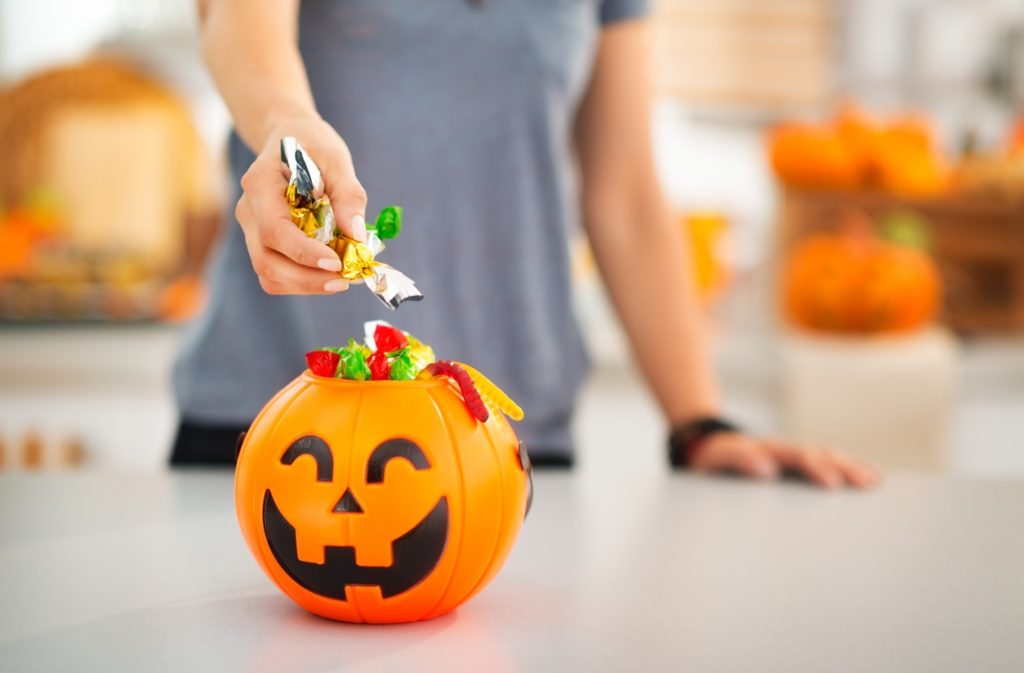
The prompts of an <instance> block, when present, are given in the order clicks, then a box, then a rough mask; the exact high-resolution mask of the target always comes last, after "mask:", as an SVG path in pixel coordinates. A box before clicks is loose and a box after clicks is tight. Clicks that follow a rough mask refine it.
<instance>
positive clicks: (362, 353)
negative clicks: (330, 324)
mask: <svg viewBox="0 0 1024 673" xmlns="http://www.w3.org/2000/svg"><path fill="white" fill-rule="evenodd" d="M363 333H364V340H365V345H363V344H360V343H358V342H356V340H355V339H349V340H348V345H347V346H344V347H342V348H337V347H327V348H321V349H319V350H315V351H310V352H309V353H306V362H307V363H308V364H309V368H310V371H312V372H313V373H314V374H316V375H317V376H326V377H334V378H339V379H350V380H354V381H367V380H372V381H413V380H415V379H417V378H419V379H432V378H447V379H449V380H451V381H452V383H454V384H455V386H456V387H458V389H459V393H460V394H461V395H462V399H463V402H465V404H466V409H467V410H468V411H469V413H470V414H471V415H472V416H473V417H474V418H476V419H477V420H478V421H480V422H481V423H485V422H487V419H488V418H490V414H491V413H492V412H493V413H498V412H503V413H504V414H505V415H507V416H508V417H509V418H511V419H512V420H515V421H519V420H522V418H523V410H522V409H520V408H519V405H517V404H516V403H515V402H513V401H512V399H511V398H509V396H508V395H506V394H505V393H504V392H502V390H501V389H500V388H498V386H496V385H494V384H493V383H492V382H491V381H490V380H488V379H487V377H486V376H484V375H483V374H481V373H480V372H478V371H477V370H475V369H473V368H472V367H470V366H469V365H467V364H463V363H461V362H454V361H452V360H438V359H437V358H435V357H434V350H433V349H432V348H431V347H430V346H429V345H427V344H425V343H423V342H422V341H420V340H419V339H417V338H416V337H414V336H413V335H412V334H409V333H408V332H403V331H402V330H400V329H398V328H397V327H394V326H392V325H389V324H388V323H386V322H384V321H383V320H374V321H370V322H367V323H364V324H363Z"/></svg>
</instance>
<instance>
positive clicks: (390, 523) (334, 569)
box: [235, 372, 531, 623]
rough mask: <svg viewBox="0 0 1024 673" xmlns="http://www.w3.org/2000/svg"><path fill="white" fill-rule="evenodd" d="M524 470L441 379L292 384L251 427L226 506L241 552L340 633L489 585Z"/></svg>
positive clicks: (506, 546) (522, 500) (520, 500)
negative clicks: (339, 624)
mask: <svg viewBox="0 0 1024 673" xmlns="http://www.w3.org/2000/svg"><path fill="white" fill-rule="evenodd" d="M530 488H531V486H530V474H529V461H528V458H527V457H526V454H525V449H522V448H521V447H520V445H519V442H518V441H517V440H516V438H515V434H514V433H513V432H512V429H511V428H510V427H509V424H508V422H507V421H506V420H505V418H504V417H503V416H502V415H501V414H500V413H492V414H491V415H490V418H489V419H488V420H487V422H486V423H480V422H478V421H477V420H476V419H474V418H473V417H472V416H471V415H470V414H469V412H468V411H467V409H466V407H465V405H464V403H463V401H462V398H461V397H460V396H459V394H458V392H456V391H455V389H454V388H452V387H451V386H450V384H449V383H448V382H447V381H445V380H430V381H405V382H391V381H362V382H360V381H346V380H338V379H324V378H320V377H315V376H312V375H311V374H309V373H308V372H306V373H304V374H303V375H301V376H299V378H297V379H296V380H295V381H293V382H292V383H291V384H289V385H288V386H287V387H285V388H284V389H283V390H282V391H281V392H280V393H278V394H277V396H275V397H274V399H272V400H271V401H270V402H269V403H268V404H267V406H266V407H265V408H264V409H263V411H262V412H261V413H260V415H259V416H258V417H257V418H256V420H255V421H254V422H253V425H252V427H251V428H250V430H249V432H248V434H247V435H246V438H245V442H244V443H243V445H242V449H241V452H240V454H239V460H238V466H237V471H236V482H235V498H236V508H237V511H238V518H239V523H240V525H241V528H242V532H243V534H244V536H245V539H246V542H247V543H248V545H249V548H250V549H251V550H252V552H253V554H254V555H255V556H256V559H257V560H258V561H259V563H260V565H261V566H262V567H263V569H264V571H265V572H266V573H267V574H268V575H269V576H270V578H271V579H272V580H273V581H274V582H275V583H276V584H277V585H278V586H279V587H280V588H281V589H282V590H283V591H284V592H285V594H287V595H288V596H289V597H291V598H292V599H293V600H295V601H296V602H297V603H299V604H300V605H301V606H303V607H304V608H306V609H307V610H309V611H311V612H313V613H315V614H318V615H321V616H324V617H329V618H332V619H339V620H343V621H352V622H374V623H379V622H402V621H414V620H418V619H427V618H430V617H435V616H438V615H441V614H444V613H445V612H448V611H449V610H451V609H452V608H454V607H455V606H457V605H459V604H460V603H462V602H463V601H465V600H466V599H467V598H469V597H470V596H472V595H473V594H475V593H476V592H477V591H479V590H480V589H482V588H483V586H484V585H485V584H486V583H487V582H488V581H490V579H492V578H493V577H494V575H495V574H496V573H497V571H498V570H499V569H500V567H501V565H502V564H503V563H504V560H505V558H506V557H507V555H508V553H509V551H510V550H511V547H512V543H513V542H514V540H515V537H516V535H517V534H518V531H519V526H520V524H521V522H522V520H523V517H524V516H525V513H526V508H527V504H528V499H529V495H530Z"/></svg>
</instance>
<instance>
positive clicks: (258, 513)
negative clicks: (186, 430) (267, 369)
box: [249, 378, 312, 575]
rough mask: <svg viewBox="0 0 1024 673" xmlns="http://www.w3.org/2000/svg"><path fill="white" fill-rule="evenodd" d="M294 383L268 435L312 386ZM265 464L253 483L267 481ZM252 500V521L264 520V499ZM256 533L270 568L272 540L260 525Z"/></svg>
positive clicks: (262, 557) (263, 561)
mask: <svg viewBox="0 0 1024 673" xmlns="http://www.w3.org/2000/svg"><path fill="white" fill-rule="evenodd" d="M292 384H293V385H294V384H300V385H301V387H300V385H295V388H298V390H296V391H295V393H294V394H293V395H292V397H291V399H289V400H288V401H287V402H285V404H284V409H282V410H281V412H280V413H278V414H277V418H275V419H274V420H273V425H271V426H270V431H269V432H267V433H266V436H267V437H273V436H274V433H275V432H277V428H278V426H279V425H280V424H281V421H282V420H284V419H285V418H287V417H288V410H289V409H290V408H291V407H292V405H294V404H295V403H296V402H298V401H299V398H301V397H302V396H303V394H304V393H306V392H307V391H308V390H309V389H310V388H311V387H312V386H310V385H309V383H308V382H307V381H302V380H301V379H298V378H297V379H295V380H294V381H292ZM291 388H292V386H288V388H286V389H285V390H286V391H287V390H290V389H291ZM260 415H262V411H261V412H260ZM258 419H259V416H257V420H258ZM255 425H256V421H253V423H252V426H249V427H250V429H251V428H252V427H253V426H255ZM265 465H266V461H263V462H261V463H260V464H259V466H258V468H257V470H256V474H255V478H254V479H253V480H252V483H255V484H265V483H266V479H264V478H263V475H264V471H265ZM250 500H251V501H252V506H253V509H254V510H255V515H253V516H252V518H251V520H252V521H261V520H262V516H263V511H262V500H263V499H262V498H250ZM255 535H256V536H257V537H258V539H261V540H263V544H262V545H257V548H258V549H259V552H260V558H259V562H260V565H261V566H263V567H264V568H268V569H269V568H271V567H272V566H271V565H269V564H268V562H267V553H266V552H270V555H271V556H273V552H272V551H271V550H270V542H269V541H268V540H267V536H266V534H265V533H264V532H263V531H262V530H261V528H260V527H257V528H256V531H255ZM264 547H265V548H266V551H264ZM275 562H276V559H275ZM270 574H271V575H272V573H270Z"/></svg>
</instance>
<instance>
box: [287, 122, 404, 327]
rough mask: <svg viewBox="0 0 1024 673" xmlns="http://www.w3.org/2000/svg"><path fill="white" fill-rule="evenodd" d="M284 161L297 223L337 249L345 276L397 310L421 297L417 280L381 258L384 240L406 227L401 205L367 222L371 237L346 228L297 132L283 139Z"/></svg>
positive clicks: (294, 217)
mask: <svg viewBox="0 0 1024 673" xmlns="http://www.w3.org/2000/svg"><path fill="white" fill-rule="evenodd" d="M281 161H282V162H283V163H284V165H285V166H286V167H287V169H288V172H289V176H290V177H289V178H288V187H287V188H286V189H285V199H286V200H287V201H288V210H289V213H290V214H291V219H292V222H294V223H295V226H296V227H298V228H299V229H301V230H302V232H303V233H304V234H306V236H309V237H310V238H313V239H316V240H318V241H320V242H321V243H323V244H325V245H327V246H329V247H330V248H331V249H332V250H334V251H335V252H336V253H338V257H339V258H340V259H341V272H340V273H339V274H338V275H340V276H341V277H342V278H344V279H345V280H353V281H363V282H364V283H365V285H366V287H367V288H368V289H369V290H370V291H371V292H373V294H375V295H376V296H377V298H378V299H380V300H381V301H382V302H383V303H384V305H385V306H387V307H388V308H390V309H392V310H394V309H396V308H398V307H399V305H401V304H402V302H406V301H419V300H420V299H422V298H423V294H422V293H421V292H420V291H419V289H417V288H416V283H414V282H413V280H412V279H411V278H409V277H408V276H406V275H405V274H404V273H402V272H401V271H399V270H398V269H396V268H394V267H392V266H389V265H387V264H384V263H383V262H381V261H379V260H377V255H379V254H380V253H381V252H383V250H384V241H386V240H390V239H393V238H395V237H396V236H398V234H399V233H401V231H402V209H401V208H400V207H399V206H388V207H386V208H384V210H382V211H381V212H380V214H379V215H378V216H377V219H376V221H375V222H374V223H372V224H370V225H369V226H367V227H366V241H365V242H359V241H356V240H354V239H351V238H349V237H348V236H346V235H344V234H343V233H341V229H339V228H338V226H337V224H336V222H335V220H334V210H333V208H332V207H331V200H330V199H329V198H328V196H327V194H326V192H325V191H324V181H323V176H322V175H321V174H320V169H319V168H318V167H317V165H316V162H314V161H313V158H312V157H311V156H309V154H307V153H306V150H304V149H302V146H301V145H299V142H298V141H297V140H296V139H295V138H292V137H287V138H282V139H281Z"/></svg>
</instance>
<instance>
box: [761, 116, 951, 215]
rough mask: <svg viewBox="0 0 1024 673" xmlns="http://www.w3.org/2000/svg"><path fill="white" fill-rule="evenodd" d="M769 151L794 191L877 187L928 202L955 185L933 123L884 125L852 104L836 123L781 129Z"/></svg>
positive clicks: (905, 119)
mask: <svg viewBox="0 0 1024 673" xmlns="http://www.w3.org/2000/svg"><path fill="white" fill-rule="evenodd" d="M769 153H770V157H771V163H772V168H773V169H774V171H775V174H776V175H777V176H778V177H779V179H780V180H781V181H782V182H783V183H784V184H786V185H788V186H791V187H799V188H805V189H840V190H849V189H856V188H861V187H873V188H878V189H882V190H885V191H886V192H889V193H891V194H895V195H897V196H902V197H908V198H925V197H929V196H934V195H936V194H938V193H940V192H942V191H943V190H945V189H946V188H947V187H948V186H949V176H950V169H949V166H948V162H947V161H946V159H945V158H944V157H943V155H942V153H941V152H940V151H939V150H938V148H937V143H936V141H935V132H934V129H933V128H932V127H931V124H930V123H929V121H928V120H927V119H926V118H925V117H922V116H919V115H905V116H902V117H897V118H895V119H893V120H892V121H890V122H888V123H883V122H881V121H879V120H877V119H875V118H874V117H872V116H871V115H869V114H868V113H867V112H865V111H864V110H863V109H862V108H861V107H859V106H857V105H856V104H852V103H847V104H844V105H842V106H840V107H839V109H838V110H837V112H836V116H835V118H834V119H833V120H832V122H831V123H830V124H826V125H821V126H814V125H807V124H795V125H787V126H782V127H780V128H779V129H777V130H776V131H774V132H773V133H772V134H771V135H770V137H769Z"/></svg>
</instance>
